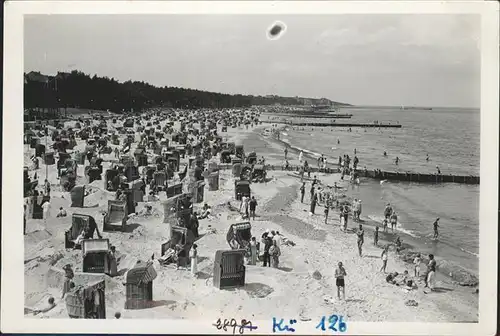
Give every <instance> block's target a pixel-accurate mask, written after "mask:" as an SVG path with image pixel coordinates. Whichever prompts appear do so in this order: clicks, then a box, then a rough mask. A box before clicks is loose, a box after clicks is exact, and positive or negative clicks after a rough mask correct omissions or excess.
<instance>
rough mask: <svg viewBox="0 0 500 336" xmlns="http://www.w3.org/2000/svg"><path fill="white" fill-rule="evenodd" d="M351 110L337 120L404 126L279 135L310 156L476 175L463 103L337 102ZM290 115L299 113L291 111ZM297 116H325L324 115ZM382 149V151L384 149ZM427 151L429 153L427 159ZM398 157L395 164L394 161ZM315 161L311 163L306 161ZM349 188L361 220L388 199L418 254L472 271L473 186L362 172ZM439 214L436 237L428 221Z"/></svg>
mask: <svg viewBox="0 0 500 336" xmlns="http://www.w3.org/2000/svg"><path fill="white" fill-rule="evenodd" d="M339 113H349V114H352V115H353V116H352V118H351V119H337V120H336V121H337V122H338V123H343V122H352V123H358V122H359V123H363V122H365V123H373V122H374V121H378V122H379V123H391V124H395V123H399V124H401V125H402V128H380V129H379V128H364V129H362V128H352V129H351V131H349V129H348V128H337V127H310V126H308V127H305V126H304V127H302V126H300V127H297V126H296V127H293V128H291V127H288V129H286V131H284V132H282V134H281V136H280V138H281V140H282V141H285V142H287V143H289V144H290V145H291V146H292V147H295V148H297V149H300V150H303V151H304V153H305V154H309V155H310V158H311V159H312V158H313V157H318V156H320V155H322V154H323V155H324V156H326V157H327V158H328V163H331V164H336V163H337V162H338V158H339V156H341V155H344V154H348V155H349V156H350V157H351V158H353V157H354V151H355V150H356V156H357V157H358V159H359V165H358V167H360V168H363V167H365V166H366V168H367V169H369V170H371V169H381V170H386V171H400V172H410V171H411V172H418V173H436V172H437V168H436V167H439V169H440V171H441V173H442V174H455V175H475V176H479V155H480V151H479V148H480V147H479V145H480V111H479V109H465V108H432V110H429V109H404V110H403V109H401V108H395V107H385V108H380V107H374V108H342V109H341V110H340V112H339ZM295 119H298V118H294V121H295ZM298 120H304V121H310V122H329V121H326V119H307V118H300V119H298ZM384 151H385V152H386V153H387V156H384V155H383V154H384ZM427 156H428V157H429V160H426V158H427ZM396 157H398V158H399V163H398V165H396V164H395V159H396ZM311 163H312V164H313V165H316V162H311ZM347 194H348V195H350V196H352V197H356V198H360V199H362V200H363V214H362V219H363V217H364V218H368V219H372V220H374V221H376V222H381V220H382V218H383V210H384V207H385V205H386V204H387V203H391V205H392V206H393V208H394V209H395V211H396V212H397V213H398V217H399V224H398V227H397V231H398V232H399V233H400V234H401V235H402V237H403V242H404V241H405V239H406V241H408V242H411V244H412V245H413V247H414V248H415V249H417V250H419V251H420V252H423V253H433V254H434V255H435V256H436V257H437V258H438V259H439V258H442V259H446V261H448V262H451V263H452V264H455V265H459V266H460V267H461V268H464V269H465V270H467V271H470V272H471V273H473V274H476V275H477V274H478V254H479V185H466V184H457V183H443V184H427V183H426V184H423V183H414V182H390V181H386V182H383V183H381V182H380V181H377V180H372V179H363V180H362V182H361V184H360V186H359V187H358V186H351V187H349V190H347ZM438 217H439V218H440V222H439V225H440V228H439V238H438V239H437V240H433V239H432V236H433V225H432V224H433V222H434V220H435V219H436V218H438Z"/></svg>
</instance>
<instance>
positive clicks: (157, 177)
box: [153, 171, 167, 190]
mask: <svg viewBox="0 0 500 336" xmlns="http://www.w3.org/2000/svg"><path fill="white" fill-rule="evenodd" d="M153 179H154V181H155V185H156V187H158V188H160V189H161V190H163V188H165V182H166V181H167V174H166V173H165V172H164V171H157V172H154V173H153Z"/></svg>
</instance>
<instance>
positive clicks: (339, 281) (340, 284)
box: [335, 261, 347, 300]
mask: <svg viewBox="0 0 500 336" xmlns="http://www.w3.org/2000/svg"><path fill="white" fill-rule="evenodd" d="M346 275H347V273H346V271H345V268H344V266H343V265H342V262H341V261H339V264H338V267H337V269H335V282H336V285H337V297H338V298H339V300H340V291H341V290H342V297H343V298H344V300H345V280H344V277H345V276H346Z"/></svg>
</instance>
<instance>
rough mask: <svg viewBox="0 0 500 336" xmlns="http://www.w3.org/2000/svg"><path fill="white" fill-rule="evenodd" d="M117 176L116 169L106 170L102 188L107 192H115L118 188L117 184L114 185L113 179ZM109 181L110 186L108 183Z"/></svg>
mask: <svg viewBox="0 0 500 336" xmlns="http://www.w3.org/2000/svg"><path fill="white" fill-rule="evenodd" d="M116 176H118V169H108V170H106V174H105V175H104V188H105V189H106V190H107V191H116V190H117V189H118V187H119V184H117V183H115V182H114V180H115V177H116ZM110 181H111V185H110V184H109V182H110Z"/></svg>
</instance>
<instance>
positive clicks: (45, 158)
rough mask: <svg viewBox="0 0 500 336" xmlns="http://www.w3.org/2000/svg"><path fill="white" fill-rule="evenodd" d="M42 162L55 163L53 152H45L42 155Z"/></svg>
mask: <svg viewBox="0 0 500 336" xmlns="http://www.w3.org/2000/svg"><path fill="white" fill-rule="evenodd" d="M43 163H44V164H46V165H47V166H52V165H54V164H55V163H56V159H55V157H54V152H46V153H45V154H44V155H43Z"/></svg>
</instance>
